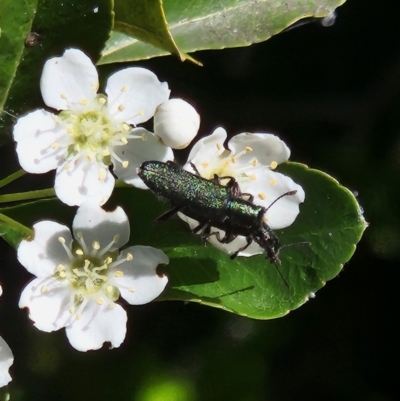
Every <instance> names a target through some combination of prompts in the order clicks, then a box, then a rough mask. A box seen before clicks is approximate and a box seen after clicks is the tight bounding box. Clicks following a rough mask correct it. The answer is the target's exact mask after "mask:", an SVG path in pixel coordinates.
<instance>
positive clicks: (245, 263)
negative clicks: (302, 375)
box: [0, 163, 367, 319]
mask: <svg viewBox="0 0 400 401" xmlns="http://www.w3.org/2000/svg"><path fill="white" fill-rule="evenodd" d="M279 170H280V171H281V172H282V173H284V174H287V175H288V176H290V177H292V178H293V179H294V180H295V181H296V182H297V183H298V184H300V185H302V187H303V189H304V190H305V194H306V199H305V202H304V203H303V204H302V205H301V207H300V214H299V215H298V217H297V219H296V221H295V223H294V224H293V225H292V226H290V227H288V228H286V229H284V230H280V231H277V232H276V234H277V235H278V236H279V238H280V240H281V242H282V244H284V247H283V248H282V250H281V252H280V258H281V261H282V265H281V272H282V274H283V276H284V277H285V278H286V280H287V281H288V283H289V288H288V287H286V286H285V283H284V282H283V280H282V279H281V277H280V276H279V274H278V273H277V271H276V269H275V266H274V265H272V264H271V263H270V262H269V261H268V260H267V259H266V258H265V256H264V255H258V256H253V257H250V258H245V257H238V258H236V259H235V260H231V259H230V258H229V255H227V254H225V253H223V252H221V251H218V250H217V249H214V248H213V247H211V246H210V245H209V244H205V243H204V242H203V241H202V240H201V239H200V238H199V237H196V236H194V235H192V234H191V233H190V231H189V228H188V227H187V225H186V224H185V223H183V221H181V220H180V219H179V218H172V219H170V220H168V221H167V222H163V223H159V224H154V223H153V221H154V220H155V219H156V217H157V216H159V215H160V214H162V213H163V212H165V211H166V210H168V203H167V202H160V200H159V199H157V197H156V196H154V195H153V194H152V193H151V192H150V191H141V190H138V189H134V188H130V187H129V188H118V189H117V190H116V191H115V194H114V195H113V197H112V199H111V202H110V204H109V205H108V208H113V206H116V205H121V206H122V207H123V208H124V210H125V212H126V213H127V214H128V216H129V220H130V224H131V239H130V244H132V245H135V244H141V245H151V246H154V247H157V248H161V249H163V250H164V251H165V252H166V253H167V254H168V256H169V258H170V263H169V265H168V266H165V267H163V268H162V271H164V272H165V273H166V274H167V275H168V277H169V284H168V287H167V289H166V291H165V292H164V293H163V294H162V295H161V297H160V298H159V299H160V300H183V301H193V302H199V303H203V304H206V305H210V306H213V307H217V308H222V309H225V310H227V311H231V312H234V313H237V314H240V315H244V316H249V317H252V318H256V319H272V318H276V317H279V316H283V315H285V314H287V313H288V312H289V311H291V310H293V309H296V308H298V307H299V306H301V305H302V304H303V303H305V302H306V301H307V300H308V299H309V298H310V297H312V296H313V295H314V293H315V292H316V291H317V290H318V289H320V288H321V287H323V286H324V285H325V282H326V281H328V280H331V279H332V278H334V277H335V276H337V275H338V273H339V272H340V271H341V269H342V267H343V264H344V263H346V262H347V261H348V260H349V259H350V258H351V256H352V255H353V253H354V251H355V245H356V244H357V242H358V241H359V240H360V238H361V236H362V234H363V232H364V230H365V228H366V226H367V224H366V222H365V220H364V218H363V216H362V213H361V210H360V207H359V205H358V203H357V200H356V199H355V198H354V196H353V194H352V193H351V192H350V191H349V190H347V189H346V188H344V187H342V186H340V185H339V184H338V182H337V181H336V180H334V179H333V178H332V177H330V176H328V175H327V174H325V173H323V172H321V171H318V170H312V169H309V168H308V167H307V166H305V165H302V164H298V163H285V164H284V165H281V166H280V169H279ZM0 212H1V213H4V214H6V215H7V216H10V217H12V218H15V219H17V220H18V221H19V222H21V223H23V224H27V225H31V224H32V223H33V222H34V221H36V220H39V216H46V219H50V220H57V221H60V222H64V223H66V224H67V225H69V226H71V222H72V218H73V216H72V214H73V213H72V210H71V208H67V207H66V206H62V205H61V204H60V203H59V201H57V200H51V201H40V202H32V203H31V204H25V205H21V206H18V207H14V208H5V209H1V210H0ZM34 216H35V217H34ZM24 235H25V236H26V234H25V233H23V232H21V233H20V237H19V239H22V238H24ZM14 236H15V233H14ZM5 237H6V238H5V239H6V240H8V234H5ZM304 241H307V242H309V244H307V245H304ZM9 242H10V241H9ZM14 243H15V238H14ZM285 245H286V247H285Z"/></svg>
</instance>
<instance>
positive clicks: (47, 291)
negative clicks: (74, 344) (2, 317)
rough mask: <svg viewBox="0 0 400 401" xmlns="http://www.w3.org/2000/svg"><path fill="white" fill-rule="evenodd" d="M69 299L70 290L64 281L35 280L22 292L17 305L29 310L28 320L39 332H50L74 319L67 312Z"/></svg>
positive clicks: (50, 279)
mask: <svg viewBox="0 0 400 401" xmlns="http://www.w3.org/2000/svg"><path fill="white" fill-rule="evenodd" d="M70 299H71V288H69V286H68V283H67V282H66V281H57V280H55V279H54V278H53V277H48V278H47V279H43V278H35V279H34V280H32V281H31V282H30V283H28V285H27V286H26V287H25V288H24V290H23V291H22V294H21V298H20V300H19V304H18V305H19V307H20V308H21V309H22V308H29V318H30V319H31V320H32V321H33V322H34V325H35V326H36V327H37V328H38V329H39V330H42V331H46V332H51V331H55V330H59V329H60V328H62V327H65V326H67V325H68V324H69V323H70V322H71V320H72V319H73V318H74V317H73V316H72V315H71V313H70V312H69V307H70Z"/></svg>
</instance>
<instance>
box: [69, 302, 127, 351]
mask: <svg viewBox="0 0 400 401" xmlns="http://www.w3.org/2000/svg"><path fill="white" fill-rule="evenodd" d="M126 321H127V315H126V312H125V310H124V309H123V308H122V307H121V306H120V305H118V304H115V303H113V304H111V305H109V304H107V302H105V303H104V304H103V305H98V304H97V303H96V302H94V300H91V301H89V303H88V304H87V305H86V307H85V309H84V310H83V312H82V316H81V318H80V319H79V320H74V322H73V323H72V324H71V325H70V326H68V327H67V328H66V333H67V337H68V340H69V342H70V343H71V345H72V346H73V347H74V348H75V349H77V350H78V351H88V350H90V349H93V350H94V349H99V348H101V347H102V345H103V344H104V343H105V342H106V341H109V342H111V346H112V347H113V348H116V347H119V346H120V345H121V344H122V342H123V341H124V339H125V335H126Z"/></svg>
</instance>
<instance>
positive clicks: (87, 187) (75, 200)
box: [54, 160, 115, 206]
mask: <svg viewBox="0 0 400 401" xmlns="http://www.w3.org/2000/svg"><path fill="white" fill-rule="evenodd" d="M114 183H115V178H114V177H113V175H112V174H111V173H110V171H109V169H108V167H107V166H106V165H104V164H102V163H92V162H86V161H82V160H78V161H77V162H76V163H74V166H72V167H71V168H70V169H66V168H65V166H64V165H63V166H61V167H59V168H58V169H57V173H56V181H55V184H54V189H55V191H56V194H57V196H58V198H59V199H60V200H61V201H62V202H64V203H66V204H67V205H69V206H79V205H81V204H82V203H83V202H85V201H86V200H89V199H90V200H91V201H93V202H95V203H97V204H99V205H103V204H104V203H106V202H107V200H108V199H109V197H110V196H111V193H112V191H113V189H114Z"/></svg>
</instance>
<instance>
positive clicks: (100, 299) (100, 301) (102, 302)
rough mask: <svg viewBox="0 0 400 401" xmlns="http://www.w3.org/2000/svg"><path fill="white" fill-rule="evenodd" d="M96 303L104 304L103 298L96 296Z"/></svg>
mask: <svg viewBox="0 0 400 401" xmlns="http://www.w3.org/2000/svg"><path fill="white" fill-rule="evenodd" d="M96 304H97V305H103V304H104V299H103V298H97V299H96Z"/></svg>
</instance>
